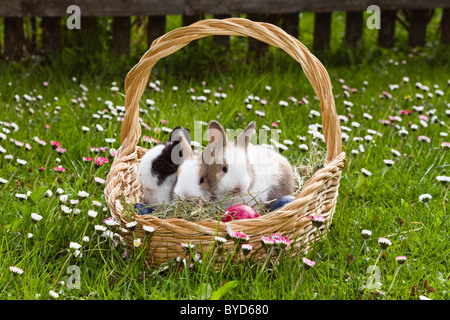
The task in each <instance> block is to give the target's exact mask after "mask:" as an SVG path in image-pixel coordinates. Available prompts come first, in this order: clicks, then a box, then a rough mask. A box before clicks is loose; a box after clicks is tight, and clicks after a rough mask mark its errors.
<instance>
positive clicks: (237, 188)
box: [234, 183, 242, 192]
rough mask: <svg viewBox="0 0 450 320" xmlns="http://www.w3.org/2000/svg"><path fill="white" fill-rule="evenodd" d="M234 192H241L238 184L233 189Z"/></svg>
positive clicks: (240, 186)
mask: <svg viewBox="0 0 450 320" xmlns="http://www.w3.org/2000/svg"><path fill="white" fill-rule="evenodd" d="M234 190H235V191H237V192H241V191H242V185H241V184H240V183H238V184H237V185H236V186H235V187H234Z"/></svg>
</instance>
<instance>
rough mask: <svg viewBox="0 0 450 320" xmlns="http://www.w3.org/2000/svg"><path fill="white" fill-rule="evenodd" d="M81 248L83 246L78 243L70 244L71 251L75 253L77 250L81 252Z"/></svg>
mask: <svg viewBox="0 0 450 320" xmlns="http://www.w3.org/2000/svg"><path fill="white" fill-rule="evenodd" d="M80 248H81V244H79V243H76V242H70V243H69V249H70V251H71V252H72V253H73V252H74V251H75V250H79V249H80Z"/></svg>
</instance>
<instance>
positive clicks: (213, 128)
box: [208, 120, 228, 148]
mask: <svg viewBox="0 0 450 320" xmlns="http://www.w3.org/2000/svg"><path fill="white" fill-rule="evenodd" d="M208 142H209V143H212V142H215V143H217V144H218V145H220V144H222V145H223V147H224V148H225V146H226V144H227V142H228V139H227V134H226V132H225V129H224V128H223V127H222V125H221V124H220V123H219V122H217V121H214V120H213V121H211V122H210V123H209V126H208Z"/></svg>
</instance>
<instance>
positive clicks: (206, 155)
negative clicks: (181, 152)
mask: <svg viewBox="0 0 450 320" xmlns="http://www.w3.org/2000/svg"><path fill="white" fill-rule="evenodd" d="M207 132H208V145H207V146H206V148H205V150H204V151H203V157H202V158H203V160H204V161H205V162H206V163H207V164H212V163H213V162H216V163H217V161H219V162H220V163H222V161H223V154H224V151H225V148H226V146H227V144H228V139H227V135H226V132H225V130H224V128H223V127H222V125H221V124H220V123H219V122H217V121H214V120H213V121H211V122H210V123H209V126H208V131H207Z"/></svg>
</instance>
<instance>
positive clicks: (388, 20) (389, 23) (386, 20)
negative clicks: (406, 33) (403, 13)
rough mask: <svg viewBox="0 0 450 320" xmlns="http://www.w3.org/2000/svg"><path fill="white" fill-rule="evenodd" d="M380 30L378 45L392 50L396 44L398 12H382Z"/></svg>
mask: <svg viewBox="0 0 450 320" xmlns="http://www.w3.org/2000/svg"><path fill="white" fill-rule="evenodd" d="M380 15H381V17H380V18H381V19H380V30H378V45H379V46H380V47H384V48H392V47H393V46H394V44H395V21H396V16H397V11H396V10H381V13H380Z"/></svg>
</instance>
